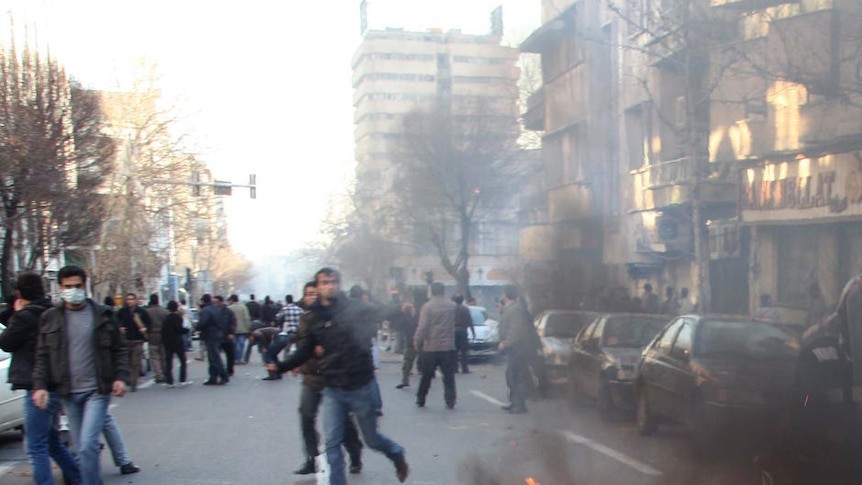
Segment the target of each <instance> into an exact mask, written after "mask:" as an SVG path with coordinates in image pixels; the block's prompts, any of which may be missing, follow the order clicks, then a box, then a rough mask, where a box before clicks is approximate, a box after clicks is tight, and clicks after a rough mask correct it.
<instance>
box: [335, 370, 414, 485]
mask: <svg viewBox="0 0 862 485" xmlns="http://www.w3.org/2000/svg"><path fill="white" fill-rule="evenodd" d="M373 401H374V399H373V395H372V391H371V384H366V385H364V386H362V387H360V388H359V389H354V390H351V391H347V390H344V389H338V388H334V387H327V388H325V389H324V390H323V429H324V433H325V434H326V461H327V462H328V463H329V473H330V474H329V484H330V485H346V484H347V477H346V476H345V474H344V453H343V452H342V451H341V443H342V442H343V441H344V426H345V424H344V423H345V422H346V421H347V418H348V414H349V413H351V412H352V413H353V414H354V415H355V416H356V422H357V424H358V425H359V430H360V431H361V432H362V439H363V440H365V444H366V445H367V446H368V447H369V448H371V449H373V450H377V451H379V452H381V453H383V454H384V455H386V457H387V458H389V459H390V460H392V462H393V463H394V462H395V461H396V460H398V459H399V458H400V457H401V456H402V455H403V453H404V448H402V447H401V446H400V445H399V444H398V443H396V442H394V441H392V440H390V439H389V438H387V437H386V436H383V435H382V434H380V433H379V432H378V431H377V414H376V413H375V411H374V402H373Z"/></svg>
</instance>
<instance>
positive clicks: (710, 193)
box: [631, 157, 737, 211]
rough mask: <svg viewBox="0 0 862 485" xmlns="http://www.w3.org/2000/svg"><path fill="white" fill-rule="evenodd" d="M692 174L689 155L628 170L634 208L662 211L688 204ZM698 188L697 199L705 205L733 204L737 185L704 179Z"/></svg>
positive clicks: (692, 164) (692, 182) (691, 163)
mask: <svg viewBox="0 0 862 485" xmlns="http://www.w3.org/2000/svg"><path fill="white" fill-rule="evenodd" d="M695 173H696V172H695V166H694V163H693V159H692V158H690V157H684V158H678V159H676V160H669V161H667V162H662V163H656V164H652V165H648V166H646V167H644V168H642V169H639V170H635V171H633V172H631V174H632V177H633V178H634V188H635V210H636V211H649V210H662V209H666V208H669V207H673V206H680V205H684V204H688V203H690V202H691V201H692V187H693V185H694V179H695ZM699 189H700V190H699V193H700V202H701V204H703V205H705V206H709V205H732V204H736V198H737V195H736V194H737V188H736V184H735V183H734V182H733V181H727V180H720V179H713V178H704V179H701V181H700V187H699Z"/></svg>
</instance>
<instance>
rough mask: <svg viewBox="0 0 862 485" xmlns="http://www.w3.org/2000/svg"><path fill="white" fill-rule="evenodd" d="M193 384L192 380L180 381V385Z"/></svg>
mask: <svg viewBox="0 0 862 485" xmlns="http://www.w3.org/2000/svg"><path fill="white" fill-rule="evenodd" d="M190 385H192V381H183V382H180V387H185V386H190Z"/></svg>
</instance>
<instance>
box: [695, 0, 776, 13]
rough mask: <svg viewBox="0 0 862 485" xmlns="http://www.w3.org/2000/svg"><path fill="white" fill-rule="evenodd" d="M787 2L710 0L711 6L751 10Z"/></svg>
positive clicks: (741, 10)
mask: <svg viewBox="0 0 862 485" xmlns="http://www.w3.org/2000/svg"><path fill="white" fill-rule="evenodd" d="M783 3H787V0H710V2H709V6H710V7H717V8H726V9H732V10H738V11H740V12H751V11H754V10H762V9H764V8H769V7H774V6H776V5H781V4H783Z"/></svg>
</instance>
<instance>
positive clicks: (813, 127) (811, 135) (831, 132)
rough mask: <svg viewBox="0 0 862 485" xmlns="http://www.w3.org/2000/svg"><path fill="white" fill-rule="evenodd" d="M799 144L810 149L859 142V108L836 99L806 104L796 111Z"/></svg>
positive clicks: (861, 131)
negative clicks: (798, 120)
mask: <svg viewBox="0 0 862 485" xmlns="http://www.w3.org/2000/svg"><path fill="white" fill-rule="evenodd" d="M799 132H800V141H801V142H802V143H803V144H804V145H806V146H808V147H812V148H816V147H823V146H827V145H828V146H834V145H835V144H842V143H850V144H852V145H853V146H852V147H848V148H849V149H853V148H858V147H859V145H860V142H861V141H862V108H860V107H859V106H854V105H852V104H850V103H846V102H842V101H841V100H838V99H828V100H822V101H814V102H809V103H808V104H805V105H802V106H801V107H800V129H799Z"/></svg>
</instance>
